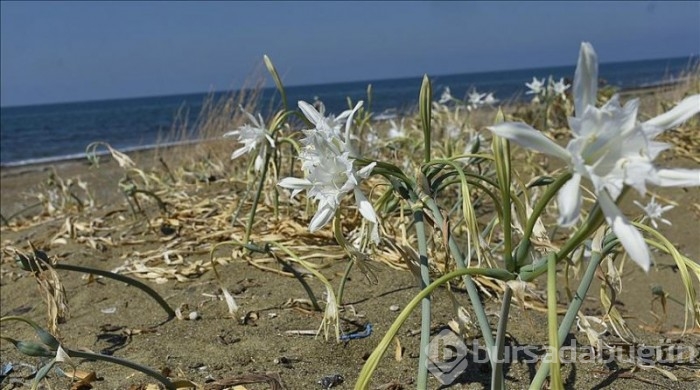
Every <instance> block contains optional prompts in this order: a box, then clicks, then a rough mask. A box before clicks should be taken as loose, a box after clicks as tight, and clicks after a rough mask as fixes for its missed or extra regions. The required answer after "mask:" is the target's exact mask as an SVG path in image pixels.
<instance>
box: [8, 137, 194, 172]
mask: <svg viewBox="0 0 700 390" xmlns="http://www.w3.org/2000/svg"><path fill="white" fill-rule="evenodd" d="M203 141H206V140H188V141H174V142H163V143H158V144H148V145H139V146H130V147H126V148H115V147H114V146H112V148H113V149H115V150H118V151H120V152H122V153H131V152H141V151H144V150H153V149H157V148H169V147H174V146H185V145H192V144H197V143H200V142H203ZM95 154H96V155H97V156H105V155H108V154H109V150H100V151H98V152H96V153H95ZM82 159H87V154H85V153H84V152H82V153H72V154H65V155H60V156H49V157H39V158H29V159H26V160H18V161H8V162H4V163H0V168H17V167H25V166H31V165H40V164H51V163H61V162H66V161H76V160H82Z"/></svg>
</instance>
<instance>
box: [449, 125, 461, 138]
mask: <svg viewBox="0 0 700 390" xmlns="http://www.w3.org/2000/svg"><path fill="white" fill-rule="evenodd" d="M445 133H447V136H448V137H450V138H457V137H459V136H461V135H462V127H460V126H457V125H456V124H454V123H452V122H450V123H448V124H447V126H446V127H445Z"/></svg>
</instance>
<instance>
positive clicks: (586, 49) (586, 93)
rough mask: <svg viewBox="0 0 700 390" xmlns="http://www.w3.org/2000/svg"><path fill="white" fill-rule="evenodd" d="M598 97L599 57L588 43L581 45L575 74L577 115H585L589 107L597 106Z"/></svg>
mask: <svg viewBox="0 0 700 390" xmlns="http://www.w3.org/2000/svg"><path fill="white" fill-rule="evenodd" d="M597 96H598V56H597V55H596V53H595V50H593V46H592V45H591V44H590V43H588V42H582V43H581V50H580V51H579V56H578V64H577V65H576V72H575V73H574V106H575V109H576V111H575V115H576V116H577V117H580V116H581V115H583V113H584V111H585V110H586V107H587V106H594V107H595V105H596V100H597Z"/></svg>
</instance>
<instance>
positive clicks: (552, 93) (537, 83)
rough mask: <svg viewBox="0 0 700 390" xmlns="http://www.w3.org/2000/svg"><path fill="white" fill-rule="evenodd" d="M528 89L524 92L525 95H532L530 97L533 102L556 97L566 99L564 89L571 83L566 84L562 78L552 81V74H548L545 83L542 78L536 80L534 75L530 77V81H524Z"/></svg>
mask: <svg viewBox="0 0 700 390" xmlns="http://www.w3.org/2000/svg"><path fill="white" fill-rule="evenodd" d="M525 86H526V87H527V88H528V91H527V92H525V94H526V95H534V96H533V97H532V101H533V103H539V102H540V99H547V98H558V97H560V98H561V99H562V100H566V90H568V89H569V88H570V87H571V85H569V84H567V83H566V82H565V81H564V79H563V78H560V79H559V81H554V79H553V78H552V76H549V79H548V80H547V83H545V81H544V78H543V79H540V80H538V79H537V78H536V77H533V78H532V82H529V83H525Z"/></svg>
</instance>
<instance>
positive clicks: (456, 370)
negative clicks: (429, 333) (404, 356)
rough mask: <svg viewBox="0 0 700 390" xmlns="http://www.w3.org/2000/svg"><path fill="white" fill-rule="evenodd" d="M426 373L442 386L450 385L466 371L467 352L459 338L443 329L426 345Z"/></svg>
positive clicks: (465, 346) (467, 363)
mask: <svg viewBox="0 0 700 390" xmlns="http://www.w3.org/2000/svg"><path fill="white" fill-rule="evenodd" d="M425 348H426V350H425V354H426V355H427V357H428V359H427V361H426V365H427V366H428V371H429V372H430V373H431V374H433V376H435V378H437V380H438V381H440V383H442V384H443V385H450V384H452V382H454V381H455V380H457V378H458V377H459V376H460V375H461V374H462V373H463V372H464V371H465V370H466V369H467V366H468V365H469V362H468V361H467V354H468V353H469V350H468V349H467V345H466V344H465V343H464V341H463V340H462V338H461V337H459V336H458V335H456V334H455V333H454V332H452V331H451V330H450V329H448V328H445V329H443V330H441V331H440V332H439V333H438V334H436V335H435V337H433V339H432V340H430V343H428V345H426V347H425Z"/></svg>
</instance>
